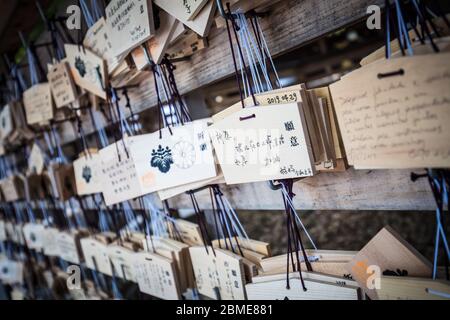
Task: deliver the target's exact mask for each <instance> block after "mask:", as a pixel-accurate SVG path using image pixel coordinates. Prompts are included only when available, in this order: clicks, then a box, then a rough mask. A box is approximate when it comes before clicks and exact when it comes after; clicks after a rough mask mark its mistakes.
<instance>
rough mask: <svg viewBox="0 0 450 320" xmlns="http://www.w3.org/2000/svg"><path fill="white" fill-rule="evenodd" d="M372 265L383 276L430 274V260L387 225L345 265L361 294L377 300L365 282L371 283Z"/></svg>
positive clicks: (375, 294) (374, 292)
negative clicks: (356, 282)
mask: <svg viewBox="0 0 450 320" xmlns="http://www.w3.org/2000/svg"><path fill="white" fill-rule="evenodd" d="M373 266H375V267H377V268H379V269H380V272H381V273H382V274H384V275H395V274H397V273H398V272H400V273H401V274H403V275H405V276H406V275H407V276H411V277H429V276H430V275H431V264H430V262H428V261H427V260H426V259H425V257H423V256H422V255H421V254H420V253H419V252H418V251H417V250H416V249H414V248H413V247H412V246H411V245H410V244H409V243H407V242H406V241H405V240H404V239H402V238H401V237H400V236H399V235H398V234H397V233H396V232H395V231H394V230H393V229H392V228H390V227H385V228H383V229H382V230H381V231H380V232H378V233H377V235H376V236H375V237H373V238H372V239H371V240H370V241H369V242H368V243H367V244H366V245H365V246H364V248H362V249H361V250H360V251H359V252H358V254H357V255H356V256H355V257H354V258H353V260H352V261H351V262H350V263H349V264H348V265H347V269H348V271H349V272H350V273H351V274H352V277H353V279H355V280H356V281H358V283H359V284H360V286H361V288H362V289H363V290H364V291H365V293H366V294H367V295H368V296H369V297H370V298H371V299H377V298H378V297H377V292H376V290H375V288H369V285H370V286H372V283H371V281H370V280H371V276H372V274H373V272H374V271H373V270H372V267H373Z"/></svg>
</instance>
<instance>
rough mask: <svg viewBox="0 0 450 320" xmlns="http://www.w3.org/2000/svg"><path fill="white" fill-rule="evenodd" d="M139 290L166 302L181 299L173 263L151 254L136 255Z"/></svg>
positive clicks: (141, 253) (135, 262)
mask: <svg viewBox="0 0 450 320" xmlns="http://www.w3.org/2000/svg"><path fill="white" fill-rule="evenodd" d="M134 268H135V275H136V281H137V283H138V285H139V290H140V291H141V292H143V293H146V294H149V295H151V296H154V297H157V298H160V299H164V300H179V299H180V298H181V295H180V290H179V285H178V280H177V277H176V276H175V267H174V263H173V261H171V260H169V259H167V258H164V257H161V256H159V255H157V254H154V253H150V252H139V253H136V254H135V255H134Z"/></svg>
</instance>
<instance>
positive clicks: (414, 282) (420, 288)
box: [377, 276, 450, 300]
mask: <svg viewBox="0 0 450 320" xmlns="http://www.w3.org/2000/svg"><path fill="white" fill-rule="evenodd" d="M377 295H378V298H379V299H380V300H449V299H450V282H448V281H443V280H433V279H424V278H412V277H392V276H390V277H381V279H380V289H377Z"/></svg>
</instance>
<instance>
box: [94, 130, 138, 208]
mask: <svg viewBox="0 0 450 320" xmlns="http://www.w3.org/2000/svg"><path fill="white" fill-rule="evenodd" d="M134 139H135V138H134V137H130V138H126V139H125V140H121V141H119V142H116V143H113V144H111V145H109V146H107V147H106V148H103V149H101V150H100V151H99V154H100V158H101V172H100V179H101V185H102V188H103V189H102V193H103V198H104V199H105V203H106V205H108V206H110V205H113V204H117V203H120V202H123V201H126V200H130V199H134V198H137V197H139V196H141V195H142V194H143V193H142V191H141V188H140V186H139V181H138V178H137V174H136V167H135V164H134V162H133V159H132V158H131V155H130V151H129V150H130V148H131V147H132V145H133V144H134V141H135V140H134Z"/></svg>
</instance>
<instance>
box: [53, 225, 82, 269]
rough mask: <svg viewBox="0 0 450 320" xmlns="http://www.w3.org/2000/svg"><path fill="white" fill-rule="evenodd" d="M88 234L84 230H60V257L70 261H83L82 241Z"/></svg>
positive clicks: (78, 262) (58, 236)
mask: <svg viewBox="0 0 450 320" xmlns="http://www.w3.org/2000/svg"><path fill="white" fill-rule="evenodd" d="M86 236H87V232H86V231H82V230H77V231H75V232H59V233H58V235H57V241H58V246H59V257H60V258H61V259H63V260H65V261H68V262H70V263H75V264H80V263H81V262H82V261H83V253H82V252H81V243H80V241H81V239H82V238H83V237H86Z"/></svg>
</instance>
